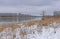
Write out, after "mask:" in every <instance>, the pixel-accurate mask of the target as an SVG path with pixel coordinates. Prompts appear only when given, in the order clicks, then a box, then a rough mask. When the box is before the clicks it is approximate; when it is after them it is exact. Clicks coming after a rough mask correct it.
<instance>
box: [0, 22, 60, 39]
mask: <svg viewBox="0 0 60 39" xmlns="http://www.w3.org/2000/svg"><path fill="white" fill-rule="evenodd" d="M0 39H60V23H57V22H54V23H52V24H49V25H48V26H38V25H31V26H25V25H21V26H19V27H17V28H16V29H14V30H13V29H11V28H6V29H4V30H3V31H2V32H0Z"/></svg>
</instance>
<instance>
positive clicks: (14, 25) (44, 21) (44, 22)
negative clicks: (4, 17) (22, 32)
mask: <svg viewBox="0 0 60 39" xmlns="http://www.w3.org/2000/svg"><path fill="white" fill-rule="evenodd" d="M54 21H58V22H60V17H50V18H46V17H45V18H42V20H38V21H30V22H24V23H23V25H25V26H31V25H35V24H37V25H39V26H40V25H41V26H43V25H44V26H47V25H48V24H49V23H52V22H54ZM20 24H22V23H12V24H6V25H5V24H3V25H0V32H1V31H3V30H4V29H5V28H12V29H13V30H14V29H15V28H17V27H19V26H20Z"/></svg>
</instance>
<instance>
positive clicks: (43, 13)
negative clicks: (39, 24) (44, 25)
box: [42, 11, 45, 20]
mask: <svg viewBox="0 0 60 39" xmlns="http://www.w3.org/2000/svg"><path fill="white" fill-rule="evenodd" d="M44 17H45V11H42V18H43V20H44Z"/></svg>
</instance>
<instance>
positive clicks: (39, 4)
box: [0, 0, 60, 15]
mask: <svg viewBox="0 0 60 39" xmlns="http://www.w3.org/2000/svg"><path fill="white" fill-rule="evenodd" d="M59 3H60V0H0V12H3V13H4V12H13V13H14V12H17V13H18V12H21V13H24V14H32V15H40V13H42V11H43V10H45V11H46V13H47V14H49V13H50V14H52V12H53V11H55V10H60V4H59Z"/></svg>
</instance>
